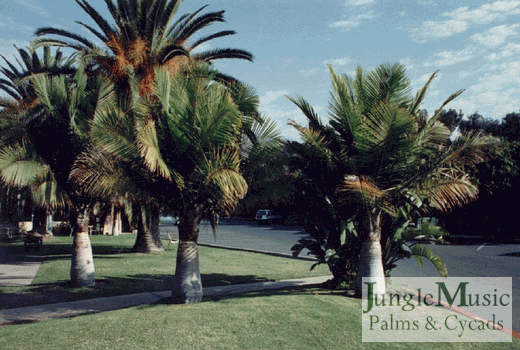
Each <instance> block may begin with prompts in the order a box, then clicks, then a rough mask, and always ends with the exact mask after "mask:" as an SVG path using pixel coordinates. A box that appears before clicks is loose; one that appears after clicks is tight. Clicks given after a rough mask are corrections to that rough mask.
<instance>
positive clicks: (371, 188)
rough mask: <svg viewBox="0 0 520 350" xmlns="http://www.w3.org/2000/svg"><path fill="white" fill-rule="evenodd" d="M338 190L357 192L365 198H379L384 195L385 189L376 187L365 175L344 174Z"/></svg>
mask: <svg viewBox="0 0 520 350" xmlns="http://www.w3.org/2000/svg"><path fill="white" fill-rule="evenodd" d="M339 191H340V192H341V191H351V192H357V193H360V194H361V195H362V196H363V197H365V198H367V199H376V198H377V199H380V198H383V197H384V196H385V191H383V190H381V189H380V188H379V187H377V185H376V184H374V183H373V182H372V181H371V179H370V178H369V177H367V176H357V175H347V176H345V178H344V180H343V183H342V184H341V185H340V188H339Z"/></svg>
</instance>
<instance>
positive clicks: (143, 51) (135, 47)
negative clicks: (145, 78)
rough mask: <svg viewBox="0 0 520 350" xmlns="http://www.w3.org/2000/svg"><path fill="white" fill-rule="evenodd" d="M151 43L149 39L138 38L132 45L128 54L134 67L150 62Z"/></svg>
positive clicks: (143, 65)
mask: <svg viewBox="0 0 520 350" xmlns="http://www.w3.org/2000/svg"><path fill="white" fill-rule="evenodd" d="M149 46H150V45H149V43H148V41H146V40H144V39H142V38H137V39H136V40H135V41H134V42H133V43H132V44H131V45H130V50H129V51H128V56H129V57H130V61H131V62H132V64H133V66H134V67H146V66H147V64H148V63H149V62H148V61H149V57H150V52H149Z"/></svg>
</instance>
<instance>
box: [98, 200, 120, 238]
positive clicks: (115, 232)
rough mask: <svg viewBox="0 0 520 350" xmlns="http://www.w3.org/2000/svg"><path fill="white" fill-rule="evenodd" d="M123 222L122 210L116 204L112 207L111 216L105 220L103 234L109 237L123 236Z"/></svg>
mask: <svg viewBox="0 0 520 350" xmlns="http://www.w3.org/2000/svg"><path fill="white" fill-rule="evenodd" d="M122 227H123V220H122V217H121V209H120V208H118V207H116V206H115V205H114V204H112V205H111V206H110V214H108V215H107V216H106V218H105V222H104V224H103V234H104V235H109V236H119V235H121V234H122Z"/></svg>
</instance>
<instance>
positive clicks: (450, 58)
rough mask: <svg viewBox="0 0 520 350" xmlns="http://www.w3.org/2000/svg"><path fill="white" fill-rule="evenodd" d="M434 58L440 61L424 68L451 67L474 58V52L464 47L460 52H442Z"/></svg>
mask: <svg viewBox="0 0 520 350" xmlns="http://www.w3.org/2000/svg"><path fill="white" fill-rule="evenodd" d="M435 57H437V58H440V59H439V60H437V61H435V62H433V63H426V64H425V66H436V67H442V66H451V65H454V64H457V63H460V62H464V61H469V60H471V59H472V58H474V57H475V50H474V48H470V47H466V48H464V49H462V50H456V51H442V52H438V53H436V54H435Z"/></svg>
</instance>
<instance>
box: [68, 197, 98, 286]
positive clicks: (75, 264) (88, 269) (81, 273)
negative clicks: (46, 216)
mask: <svg viewBox="0 0 520 350" xmlns="http://www.w3.org/2000/svg"><path fill="white" fill-rule="evenodd" d="M89 214H90V208H89V207H88V206H84V207H82V208H80V209H77V212H76V217H75V223H74V241H73V249H72V261H71V266H70V278H71V280H72V284H73V285H75V286H82V287H84V286H86V287H94V286H95V285H96V273H95V269H94V258H93V254H92V245H91V244H90V237H89V235H88V223H89V217H90V216H89Z"/></svg>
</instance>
